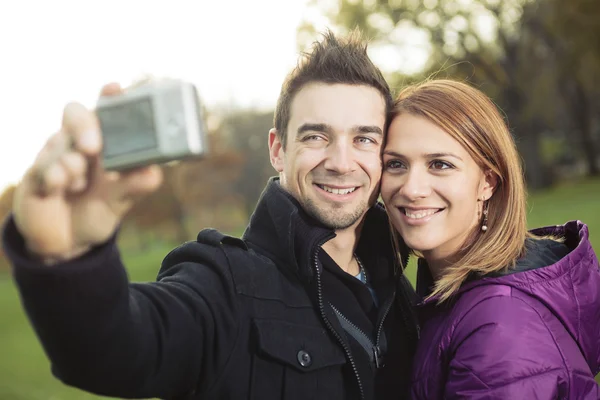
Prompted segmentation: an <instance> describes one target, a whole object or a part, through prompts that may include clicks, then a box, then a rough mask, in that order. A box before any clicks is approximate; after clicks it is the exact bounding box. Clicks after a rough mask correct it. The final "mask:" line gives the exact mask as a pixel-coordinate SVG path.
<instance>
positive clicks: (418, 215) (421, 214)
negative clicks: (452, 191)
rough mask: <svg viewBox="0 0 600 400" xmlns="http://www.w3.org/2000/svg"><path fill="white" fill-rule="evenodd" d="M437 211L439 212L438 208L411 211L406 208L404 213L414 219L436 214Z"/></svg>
mask: <svg viewBox="0 0 600 400" xmlns="http://www.w3.org/2000/svg"><path fill="white" fill-rule="evenodd" d="M436 212H437V210H436V209H430V210H421V211H419V212H415V213H411V212H410V211H408V210H407V209H404V213H405V214H406V216H407V217H408V218H413V219H421V218H425V217H428V216H430V215H433V214H435V213H436Z"/></svg>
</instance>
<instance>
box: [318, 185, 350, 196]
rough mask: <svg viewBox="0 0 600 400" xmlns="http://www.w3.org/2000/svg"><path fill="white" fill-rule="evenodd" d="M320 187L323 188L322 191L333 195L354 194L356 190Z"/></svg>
mask: <svg viewBox="0 0 600 400" xmlns="http://www.w3.org/2000/svg"><path fill="white" fill-rule="evenodd" d="M320 186H321V189H323V190H325V191H326V192H329V193H333V194H348V193H352V192H354V191H355V190H356V188H350V189H336V188H331V187H329V186H324V185H320Z"/></svg>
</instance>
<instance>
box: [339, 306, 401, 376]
mask: <svg viewBox="0 0 600 400" xmlns="http://www.w3.org/2000/svg"><path fill="white" fill-rule="evenodd" d="M387 303H388V306H387V308H386V310H385V312H384V314H383V318H382V319H381V321H380V323H379V327H378V329H377V336H376V337H375V343H373V341H372V340H371V338H369V336H368V335H367V334H366V333H365V332H364V331H363V330H362V329H360V328H359V327H358V326H356V325H355V324H354V323H353V322H352V321H350V320H349V319H348V318H347V317H346V316H345V315H344V314H342V313H341V311H339V310H338V309H337V308H335V307H334V306H333V304H331V303H329V305H330V306H331V308H333V310H334V311H335V312H336V314H337V315H338V316H340V317H341V318H343V319H344V321H346V322H347V323H348V325H350V327H352V329H354V330H355V331H356V332H358V333H359V334H360V336H362V337H363V338H364V340H366V341H367V342H368V343H369V344H370V347H371V349H372V352H373V357H374V361H375V366H376V367H377V368H381V367H383V366H384V365H383V360H382V359H381V347H380V346H379V339H380V338H381V331H382V330H383V322H384V321H385V318H386V317H387V314H388V312H389V310H390V308H391V307H390V306H391V304H392V303H391V302H390V301H388V302H387ZM361 347H362V346H361ZM365 350H366V349H365Z"/></svg>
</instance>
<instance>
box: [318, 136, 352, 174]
mask: <svg viewBox="0 0 600 400" xmlns="http://www.w3.org/2000/svg"><path fill="white" fill-rule="evenodd" d="M355 157H356V154H355V151H354V147H353V146H352V145H351V144H347V143H341V142H338V143H336V144H335V145H333V146H329V148H328V149H327V158H326V159H325V164H324V165H325V169H327V170H328V171H335V172H337V173H338V174H347V173H350V172H352V171H353V170H354V169H355V166H356V159H355Z"/></svg>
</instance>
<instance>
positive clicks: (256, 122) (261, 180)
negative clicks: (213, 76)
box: [222, 111, 275, 216]
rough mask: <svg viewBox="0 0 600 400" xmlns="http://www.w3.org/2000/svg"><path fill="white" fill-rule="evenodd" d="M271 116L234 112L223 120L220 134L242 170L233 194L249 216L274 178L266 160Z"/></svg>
mask: <svg viewBox="0 0 600 400" xmlns="http://www.w3.org/2000/svg"><path fill="white" fill-rule="evenodd" d="M272 127H273V112H272V111H269V112H256V111H238V112H235V113H231V114H230V115H227V116H226V117H225V118H224V119H223V127H222V129H223V133H224V135H225V137H226V139H227V141H228V143H229V144H230V146H231V147H232V148H233V149H235V150H236V151H237V152H239V153H240V154H242V155H243V158H244V160H243V167H242V170H241V171H240V172H241V174H240V176H239V179H238V181H237V182H236V191H237V193H239V195H240V197H241V199H242V201H243V203H244V212H245V214H246V215H247V216H250V214H251V213H252V211H254V207H255V206H256V202H257V200H258V198H259V197H260V194H261V193H262V190H263V188H264V186H265V184H266V182H267V179H268V178H269V177H271V176H273V175H275V170H274V169H273V167H272V166H271V162H270V160H269V146H268V132H269V129H271V128H272Z"/></svg>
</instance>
